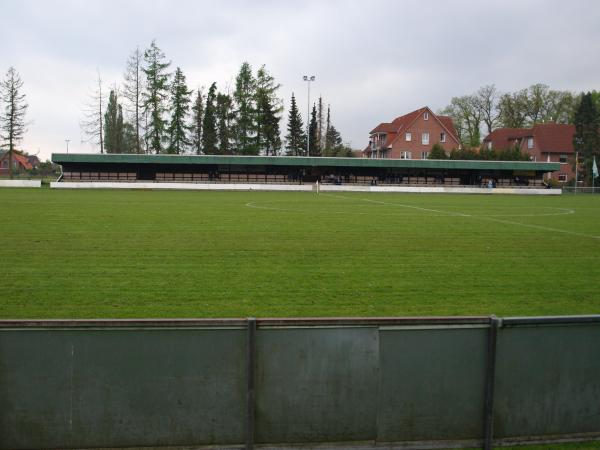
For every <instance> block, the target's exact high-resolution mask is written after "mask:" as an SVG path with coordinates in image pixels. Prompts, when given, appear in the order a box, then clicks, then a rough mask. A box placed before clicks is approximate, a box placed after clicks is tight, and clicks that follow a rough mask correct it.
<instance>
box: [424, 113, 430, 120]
mask: <svg viewBox="0 0 600 450" xmlns="http://www.w3.org/2000/svg"><path fill="white" fill-rule="evenodd" d="M423 120H429V113H428V112H427V111H425V114H423Z"/></svg>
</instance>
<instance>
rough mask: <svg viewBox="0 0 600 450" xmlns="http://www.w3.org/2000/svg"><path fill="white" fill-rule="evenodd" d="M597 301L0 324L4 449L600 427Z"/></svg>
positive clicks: (561, 435) (570, 435) (512, 433)
mask: <svg viewBox="0 0 600 450" xmlns="http://www.w3.org/2000/svg"><path fill="white" fill-rule="evenodd" d="M599 355H600V315H598V316H575V317H569V316H564V317H529V318H504V319H500V318H496V317H494V316H491V317H485V316H484V317H425V318H418V317H417V318H318V319H309V318H308V319H252V318H250V319H223V320H218V319H205V320H195V319H189V320H82V321H80V320H50V321H49V320H29V321H19V320H12V321H1V322H0V399H1V401H0V448H1V449H26V448H49V449H51V448H54V449H56V448H99V447H105V448H114V447H161V446H170V447H174V446H201V445H205V446H210V447H211V448H214V447H215V446H227V448H246V449H251V448H253V447H254V446H255V445H259V444H260V445H261V447H266V448H298V446H299V447H300V448H302V446H307V447H311V448H312V447H314V446H315V445H323V446H325V447H324V448H331V447H333V446H338V447H339V446H341V447H344V448H348V447H352V448H361V449H375V448H381V447H382V446H383V447H385V448H388V449H392V448H410V447H411V446H414V447H417V446H420V448H444V447H452V446H454V447H456V446H464V447H468V446H471V447H472V446H481V447H484V448H492V446H493V445H496V444H498V445H499V444H503V445H504V444H507V443H514V442H523V441H527V442H534V441H553V440H565V439H566V440H569V439H571V440H574V439H588V440H589V439H593V438H600V401H598V399H599V398H600V364H599V363H598V360H599V358H600V356H599Z"/></svg>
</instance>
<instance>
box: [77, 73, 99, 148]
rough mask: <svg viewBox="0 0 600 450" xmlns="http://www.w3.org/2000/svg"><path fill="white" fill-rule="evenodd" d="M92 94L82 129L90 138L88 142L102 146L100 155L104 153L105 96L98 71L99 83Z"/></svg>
mask: <svg viewBox="0 0 600 450" xmlns="http://www.w3.org/2000/svg"><path fill="white" fill-rule="evenodd" d="M97 83H98V84H97V86H96V88H95V89H94V90H93V91H92V93H91V94H90V101H89V103H88V105H87V106H86V109H85V111H84V119H83V121H82V122H81V124H80V125H81V129H82V130H83V132H84V133H85V135H86V136H87V137H88V138H87V142H91V143H93V144H95V145H99V146H100V153H104V129H103V127H104V125H103V120H104V114H103V111H104V94H103V93H102V78H101V77H100V71H99V70H98V82H97Z"/></svg>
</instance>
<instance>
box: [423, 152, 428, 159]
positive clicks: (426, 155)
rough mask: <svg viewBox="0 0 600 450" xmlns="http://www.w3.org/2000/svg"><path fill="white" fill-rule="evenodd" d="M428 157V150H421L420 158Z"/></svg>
mask: <svg viewBox="0 0 600 450" xmlns="http://www.w3.org/2000/svg"><path fill="white" fill-rule="evenodd" d="M427 158H429V152H421V159H427Z"/></svg>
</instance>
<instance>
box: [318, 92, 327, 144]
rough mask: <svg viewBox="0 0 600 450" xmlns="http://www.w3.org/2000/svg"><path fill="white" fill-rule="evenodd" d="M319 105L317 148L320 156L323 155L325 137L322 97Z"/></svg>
mask: <svg viewBox="0 0 600 450" xmlns="http://www.w3.org/2000/svg"><path fill="white" fill-rule="evenodd" d="M317 105H319V106H318V107H317V147H318V148H319V154H322V153H323V144H324V138H325V135H324V133H323V97H321V96H320V95H319V101H318V103H317Z"/></svg>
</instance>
